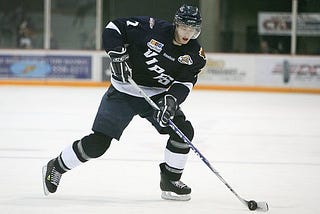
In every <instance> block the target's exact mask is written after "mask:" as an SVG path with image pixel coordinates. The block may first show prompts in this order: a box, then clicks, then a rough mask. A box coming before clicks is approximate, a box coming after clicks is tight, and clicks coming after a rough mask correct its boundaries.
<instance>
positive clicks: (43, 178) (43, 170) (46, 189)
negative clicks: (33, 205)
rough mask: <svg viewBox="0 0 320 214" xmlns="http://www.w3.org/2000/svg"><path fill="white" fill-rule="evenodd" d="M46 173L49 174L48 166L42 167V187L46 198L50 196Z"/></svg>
mask: <svg viewBox="0 0 320 214" xmlns="http://www.w3.org/2000/svg"><path fill="white" fill-rule="evenodd" d="M46 173H47V165H45V166H43V167H42V185H43V192H44V195H45V196H47V195H49V190H48V188H47V185H46Z"/></svg>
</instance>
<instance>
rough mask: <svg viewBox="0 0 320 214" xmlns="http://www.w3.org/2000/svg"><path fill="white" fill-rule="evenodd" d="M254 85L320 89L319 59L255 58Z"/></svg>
mask: <svg viewBox="0 0 320 214" xmlns="http://www.w3.org/2000/svg"><path fill="white" fill-rule="evenodd" d="M256 85H258V86H277V87H278V86H280V87H297V88H320V60H319V57H287V58H286V57H277V56H261V57H257V58H256Z"/></svg>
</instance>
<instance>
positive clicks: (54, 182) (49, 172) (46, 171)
mask: <svg viewBox="0 0 320 214" xmlns="http://www.w3.org/2000/svg"><path fill="white" fill-rule="evenodd" d="M54 160H55V159H52V160H51V161H49V162H48V164H47V165H45V166H43V167H42V180H43V190H44V194H45V195H49V193H54V192H56V191H57V188H58V185H59V182H60V179H61V175H62V174H61V173H60V172H58V171H57V170H56V168H55V167H54V165H53V163H54Z"/></svg>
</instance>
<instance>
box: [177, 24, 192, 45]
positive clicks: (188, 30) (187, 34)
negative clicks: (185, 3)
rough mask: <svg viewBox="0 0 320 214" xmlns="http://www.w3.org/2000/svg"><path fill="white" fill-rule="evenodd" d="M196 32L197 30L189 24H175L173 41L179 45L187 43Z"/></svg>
mask: <svg viewBox="0 0 320 214" xmlns="http://www.w3.org/2000/svg"><path fill="white" fill-rule="evenodd" d="M196 33H197V30H196V29H195V28H193V27H191V26H188V25H184V24H179V25H176V31H175V35H174V36H175V41H176V42H178V43H179V44H181V45H185V44H187V43H188V42H189V41H190V39H191V38H192V37H193V36H194V35H195V34H196Z"/></svg>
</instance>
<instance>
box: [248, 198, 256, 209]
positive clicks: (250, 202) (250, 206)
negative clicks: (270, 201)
mask: <svg viewBox="0 0 320 214" xmlns="http://www.w3.org/2000/svg"><path fill="white" fill-rule="evenodd" d="M248 208H249V210H256V209H257V208H258V204H257V202H255V201H253V200H251V201H248Z"/></svg>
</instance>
